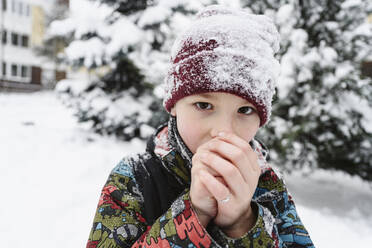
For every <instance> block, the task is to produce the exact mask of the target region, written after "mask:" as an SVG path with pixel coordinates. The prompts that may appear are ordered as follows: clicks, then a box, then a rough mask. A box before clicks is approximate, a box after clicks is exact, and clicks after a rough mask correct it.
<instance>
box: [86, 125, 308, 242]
mask: <svg viewBox="0 0 372 248" xmlns="http://www.w3.org/2000/svg"><path fill="white" fill-rule="evenodd" d="M168 126H169V125H168ZM168 126H167V125H163V126H161V127H159V129H158V130H157V132H156V134H155V135H154V136H153V137H152V138H151V139H150V140H149V141H148V144H147V149H146V152H145V153H143V154H138V155H135V156H132V157H127V158H124V159H122V161H120V162H119V163H118V165H117V166H116V167H115V168H114V169H113V170H112V172H111V174H110V175H109V178H108V180H107V182H106V184H105V185H104V187H103V189H102V193H101V197H100V199H99V203H98V207H97V211H96V214H95V218H94V223H93V227H92V229H91V232H90V236H89V240H88V243H87V248H96V247H97V248H98V247H102V248H103V247H104V248H114V247H198V248H199V247H200V248H201V247H293V248H294V247H296V248H297V247H298V248H299V247H308V248H309V247H314V245H313V243H312V241H311V239H310V237H309V235H308V232H307V231H306V229H305V227H304V226H303V224H302V222H301V220H300V218H299V216H298V215H297V212H296V208H295V205H294V203H293V200H292V198H291V196H290V195H289V193H288V191H287V189H286V186H285V184H284V182H283V179H282V178H281V177H279V176H278V174H277V173H276V172H275V171H274V170H273V169H272V168H271V167H269V166H268V164H267V162H266V160H265V154H266V150H265V149H264V148H263V146H262V145H261V144H260V143H259V142H257V141H256V140H253V141H252V142H251V146H252V147H253V148H254V149H255V151H256V152H257V153H258V155H259V163H260V166H261V176H260V178H259V182H258V186H257V189H256V191H255V194H254V196H253V199H252V203H253V204H255V205H256V208H257V213H258V217H257V221H256V223H255V225H254V227H253V228H252V229H251V230H250V231H249V232H248V233H246V234H245V235H244V236H242V237H240V238H236V239H233V238H230V237H228V236H226V235H225V234H224V233H223V232H222V231H221V230H220V229H219V228H218V227H217V226H216V225H214V224H213V222H210V223H209V225H208V227H207V228H204V227H203V226H202V225H201V224H200V222H199V220H198V218H197V216H196V214H195V212H194V210H193V208H192V205H191V203H190V195H189V186H190V181H191V175H190V168H191V167H190V166H191V164H190V161H191V160H190V159H191V158H190V156H191V154H190V152H189V150H188V152H186V150H187V147H185V145H184V143H183V142H182V139H180V136H179V134H178V132H177V131H174V130H173V128H169V129H168ZM168 137H170V138H168Z"/></svg>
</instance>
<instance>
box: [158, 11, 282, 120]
mask: <svg viewBox="0 0 372 248" xmlns="http://www.w3.org/2000/svg"><path fill="white" fill-rule="evenodd" d="M278 50H279V33H278V31H277V29H276V27H275V25H274V23H273V21H272V20H271V19H270V18H269V17H267V16H264V15H254V14H249V13H248V12H247V11H245V10H242V9H233V8H227V7H224V6H219V5H211V6H208V7H206V8H205V9H203V10H201V11H200V12H199V13H198V14H197V16H196V20H195V21H194V22H193V23H192V24H191V27H190V28H189V29H188V30H186V31H185V32H184V33H183V34H181V35H180V36H179V37H177V39H176V41H175V43H174V45H173V47H172V51H171V61H172V63H171V67H170V69H169V71H168V74H167V77H166V79H165V93H166V95H165V98H164V101H163V105H164V107H165V109H166V110H167V111H168V112H170V111H171V109H172V107H173V106H174V105H175V104H176V102H177V101H178V100H180V99H181V98H183V97H185V96H189V95H192V94H201V93H207V92H226V93H231V94H235V95H237V96H240V97H242V98H244V99H246V100H247V101H249V102H250V103H252V104H253V105H254V106H255V107H256V109H257V110H258V115H259V117H260V126H263V125H264V124H265V123H267V121H268V120H269V118H270V115H271V102H272V98H273V95H274V93H275V84H276V81H277V78H278V76H279V71H280V64H279V62H278V61H277V60H276V59H275V58H274V54H275V53H276V52H278Z"/></svg>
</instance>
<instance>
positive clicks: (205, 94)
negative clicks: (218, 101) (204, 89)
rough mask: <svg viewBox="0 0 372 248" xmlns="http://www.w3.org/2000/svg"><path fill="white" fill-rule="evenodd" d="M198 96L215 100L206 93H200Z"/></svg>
mask: <svg viewBox="0 0 372 248" xmlns="http://www.w3.org/2000/svg"><path fill="white" fill-rule="evenodd" d="M199 96H201V97H205V98H216V97H215V96H214V95H211V94H208V93H202V94H199Z"/></svg>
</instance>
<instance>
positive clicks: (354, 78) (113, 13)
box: [0, 0, 372, 248]
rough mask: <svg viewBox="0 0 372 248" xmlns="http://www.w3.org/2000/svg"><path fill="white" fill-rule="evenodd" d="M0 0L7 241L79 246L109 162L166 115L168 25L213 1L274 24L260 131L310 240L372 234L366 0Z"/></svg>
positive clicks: (371, 7) (321, 242)
mask: <svg viewBox="0 0 372 248" xmlns="http://www.w3.org/2000/svg"><path fill="white" fill-rule="evenodd" d="M0 4H1V8H0V11H1V16H0V26H1V41H0V127H1V128H0V195H1V204H0V220H1V225H0V235H1V240H2V242H1V247H12V248H15V247H26V246H27V247H85V244H86V241H87V238H88V235H89V231H90V228H91V225H92V222H93V215H94V212H95V209H96V206H97V203H98V198H99V194H100V190H101V188H102V186H103V184H104V183H105V181H106V179H107V177H108V174H109V173H110V171H111V169H112V168H113V167H114V166H115V165H116V164H117V163H118V162H119V161H120V159H121V158H122V157H124V156H126V155H128V154H131V153H136V152H140V151H143V149H144V147H145V144H146V139H147V138H148V137H149V136H150V135H151V134H152V133H153V132H154V130H155V129H156V127H157V126H158V125H160V124H161V123H163V122H165V121H167V114H166V113H165V112H164V110H163V107H162V97H163V88H162V85H161V84H162V82H163V80H164V77H165V75H166V73H167V67H168V65H169V62H170V53H171V46H172V44H173V42H174V39H175V37H176V35H177V34H178V33H180V32H181V31H182V30H184V29H185V28H187V27H188V25H189V24H190V21H191V20H192V18H193V16H194V14H195V13H196V12H198V10H200V9H201V8H203V7H204V6H207V5H210V4H223V5H226V6H231V7H242V8H245V9H246V10H247V11H250V12H251V13H255V14H265V15H268V16H270V17H271V18H273V20H274V21H275V23H276V25H277V27H278V29H279V32H280V34H281V50H280V52H279V53H278V54H277V58H278V59H279V60H280V62H281V67H282V68H281V76H280V78H279V81H278V85H277V93H276V95H275V99H274V104H273V116H272V118H271V121H270V122H269V124H268V125H267V126H265V127H264V128H262V129H261V130H260V131H259V133H258V139H260V140H261V141H263V142H264V143H265V144H266V146H267V147H268V148H269V150H270V160H269V162H270V163H271V164H272V165H273V166H274V167H277V168H278V169H279V170H281V171H282V172H283V174H284V177H285V180H286V182H287V185H288V189H289V191H290V193H292V194H293V196H294V199H295V202H296V205H297V209H298V212H299V214H300V216H301V218H302V221H303V222H304V224H305V226H306V227H307V229H308V231H309V233H310V236H311V237H312V239H313V241H314V244H315V246H316V247H321V248H325V247H369V246H370V244H371V243H372V224H371V223H372V212H371V210H370V209H372V183H371V182H372V2H371V1H370V0H308V1H304V0H230V1H228V0H200V1H197V0H136V1H131V0H71V1H69V0H0ZM155 204H156V203H155Z"/></svg>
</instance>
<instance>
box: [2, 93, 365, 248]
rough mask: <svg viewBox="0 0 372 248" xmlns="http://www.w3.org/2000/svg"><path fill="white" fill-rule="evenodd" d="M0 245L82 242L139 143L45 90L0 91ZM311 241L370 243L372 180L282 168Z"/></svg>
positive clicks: (71, 245)
mask: <svg viewBox="0 0 372 248" xmlns="http://www.w3.org/2000/svg"><path fill="white" fill-rule="evenodd" d="M0 116H1V122H0V123H1V124H0V126H1V128H0V169H1V173H0V195H1V205H0V219H1V225H0V236H1V247H5V248H8V247H9V248H10V247H12V248H18V247H19V248H24V247H38V248H43V247H56V248H58V247H64V248H66V247H69V248H75V247H76V248H78V247H85V244H86V240H87V238H88V234H89V231H90V228H91V224H92V220H93V214H94V211H95V208H96V204H97V202H98V197H99V193H100V190H101V187H102V186H103V184H104V182H105V180H106V178H107V176H108V173H109V172H110V170H111V169H112V167H113V166H115V164H116V163H117V162H118V161H119V160H120V159H121V158H122V157H123V156H125V155H126V154H128V153H132V152H135V151H139V150H141V149H143V148H144V143H142V142H140V141H138V140H135V141H133V142H131V143H123V142H120V141H118V140H115V139H114V138H111V137H100V136H98V135H96V134H94V133H91V132H90V131H89V130H87V128H85V127H84V125H82V124H78V123H76V121H75V119H74V118H73V116H72V112H71V110H69V109H66V108H65V107H64V106H63V105H62V104H61V103H60V102H59V101H58V100H57V98H56V97H55V95H54V93H53V92H43V93H33V94H20V93H11V94H10V93H7V94H4V93H0ZM286 179H287V180H286V181H287V183H288V188H289V190H290V192H291V193H292V194H293V195H294V198H295V201H296V203H297V209H298V212H299V214H300V216H301V217H302V220H303V222H304V224H305V226H306V227H307V228H308V230H309V232H310V235H311V237H312V239H313V241H314V243H315V245H316V247H318V248H319V247H320V248H329V247H338V248H342V247H353V248H358V247H371V243H372V224H371V223H372V211H371V209H372V186H371V185H370V184H368V183H366V182H363V181H362V180H360V179H359V178H355V177H350V176H347V175H344V174H343V173H330V172H324V171H318V172H316V173H313V174H311V175H310V176H309V177H304V176H302V175H301V174H299V173H297V174H292V175H290V176H286Z"/></svg>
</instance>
